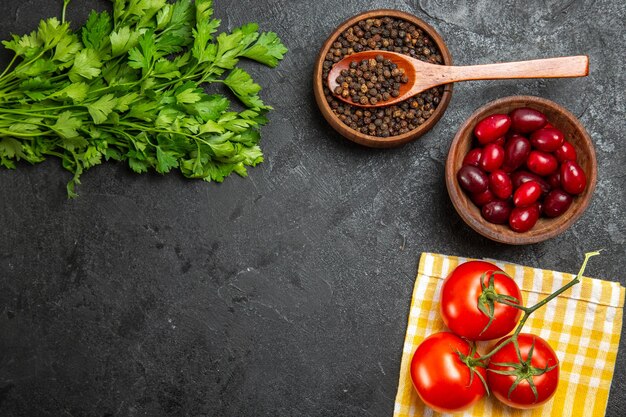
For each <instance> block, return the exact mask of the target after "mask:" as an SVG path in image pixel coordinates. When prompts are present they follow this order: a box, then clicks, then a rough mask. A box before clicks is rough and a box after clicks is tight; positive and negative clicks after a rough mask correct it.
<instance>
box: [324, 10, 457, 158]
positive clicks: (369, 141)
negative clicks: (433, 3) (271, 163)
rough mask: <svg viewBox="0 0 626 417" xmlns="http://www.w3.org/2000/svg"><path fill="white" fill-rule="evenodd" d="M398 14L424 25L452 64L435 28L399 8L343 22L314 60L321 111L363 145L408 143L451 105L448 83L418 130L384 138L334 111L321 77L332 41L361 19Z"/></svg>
mask: <svg viewBox="0 0 626 417" xmlns="http://www.w3.org/2000/svg"><path fill="white" fill-rule="evenodd" d="M385 16H389V17H395V18H399V19H403V20H406V21H407V22H411V23H413V24H414V25H416V26H418V27H419V28H421V29H422V30H423V31H424V32H425V33H426V34H428V36H429V37H430V38H431V39H432V40H433V41H434V42H435V44H436V45H437V48H439V51H440V52H441V57H442V58H443V61H444V64H445V65H452V57H451V56H450V52H449V51H448V48H447V47H446V44H445V43H444V41H443V39H442V38H441V36H440V35H439V34H438V33H437V32H436V31H435V29H433V28H432V27H431V26H430V25H429V24H427V23H426V22H424V21H423V20H421V19H418V18H417V17H415V16H413V15H411V14H408V13H405V12H401V11H399V10H386V9H380V10H372V11H369V12H365V13H362V14H359V15H356V16H354V17H351V18H350V19H348V20H346V21H345V22H343V23H342V24H341V25H339V27H337V29H335V31H334V32H333V33H332V34H331V35H330V36H329V37H328V39H327V40H326V42H325V43H324V45H323V46H322V49H320V53H319V55H318V57H317V61H316V62H315V69H314V71H313V91H314V93H315V100H316V101H317V105H318V107H319V108H320V111H321V112H322V115H323V116H324V118H325V119H326V121H327V122H328V123H329V124H330V125H331V126H332V127H333V129H335V130H336V131H337V132H339V134H341V135H342V136H344V137H345V138H347V139H350V140H351V141H353V142H356V143H359V144H361V145H365V146H369V147H372V148H391V147H394V146H400V145H403V144H405V143H407V142H410V141H412V140H415V139H417V138H418V137H420V136H422V135H423V134H424V133H426V132H428V131H429V130H430V129H431V128H432V127H433V126H434V125H435V124H436V123H437V121H438V120H439V119H440V118H441V116H443V113H444V112H445V111H446V108H447V107H448V103H449V102H450V98H451V96H452V84H448V85H446V86H445V87H444V92H443V95H442V97H441V101H440V102H439V105H437V108H436V109H435V112H434V113H433V114H432V115H431V116H430V118H428V120H426V122H424V123H423V124H421V125H420V126H419V127H418V128H417V129H414V130H412V131H410V132H407V133H404V134H402V135H397V136H390V137H388V138H382V137H377V136H371V135H366V134H363V133H361V132H357V131H356V130H354V129H351V128H350V127H348V126H347V125H345V124H344V123H343V122H342V121H341V120H339V118H338V117H337V115H336V114H335V113H333V111H332V110H331V108H330V106H329V104H328V102H327V101H326V97H325V96H324V90H323V82H324V81H323V80H322V70H323V68H322V66H323V65H324V57H325V56H326V54H327V53H328V51H329V50H330V48H331V46H332V44H333V42H334V41H335V39H337V37H339V35H340V34H341V33H342V32H343V31H345V30H346V29H348V28H349V27H350V26H353V25H355V24H357V23H358V22H359V21H361V20H364V19H369V18H380V17H385Z"/></svg>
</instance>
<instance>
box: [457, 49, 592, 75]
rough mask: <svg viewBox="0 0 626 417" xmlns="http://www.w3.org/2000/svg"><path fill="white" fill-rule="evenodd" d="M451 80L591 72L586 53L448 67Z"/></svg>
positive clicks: (586, 73)
mask: <svg viewBox="0 0 626 417" xmlns="http://www.w3.org/2000/svg"><path fill="white" fill-rule="evenodd" d="M447 68H449V71H447V72H448V74H447V76H448V77H450V79H449V82H454V81H467V80H497V79H508V78H562V77H565V78H569V77H584V76H586V75H588V74H589V58H588V57H587V56H585V55H580V56H567V57H561V58H547V59H535V60H532V61H519V62H505V63H501V64H486V65H472V66H465V67H447Z"/></svg>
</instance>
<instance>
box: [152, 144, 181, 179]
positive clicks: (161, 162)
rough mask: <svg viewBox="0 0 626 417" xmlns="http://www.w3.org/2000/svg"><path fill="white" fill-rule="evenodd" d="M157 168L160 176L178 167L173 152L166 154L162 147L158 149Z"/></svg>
mask: <svg viewBox="0 0 626 417" xmlns="http://www.w3.org/2000/svg"><path fill="white" fill-rule="evenodd" d="M156 155H157V161H158V162H157V166H156V170H157V172H158V173H160V174H165V173H168V172H170V171H171V169H172V168H176V167H178V161H177V160H176V157H175V156H174V154H173V153H172V152H169V151H168V152H166V151H163V150H162V149H161V147H160V146H157V148H156Z"/></svg>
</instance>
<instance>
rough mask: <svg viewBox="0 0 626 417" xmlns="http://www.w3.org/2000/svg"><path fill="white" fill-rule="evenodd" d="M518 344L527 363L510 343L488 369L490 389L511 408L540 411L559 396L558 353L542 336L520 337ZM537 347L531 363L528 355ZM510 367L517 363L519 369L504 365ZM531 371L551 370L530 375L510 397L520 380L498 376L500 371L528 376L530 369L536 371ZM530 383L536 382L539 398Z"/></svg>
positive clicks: (525, 334) (501, 350)
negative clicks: (536, 408)
mask: <svg viewBox="0 0 626 417" xmlns="http://www.w3.org/2000/svg"><path fill="white" fill-rule="evenodd" d="M503 340H505V339H503ZM503 340H501V341H500V342H498V344H497V345H496V346H498V345H499V344H500V343H502V342H503ZM517 342H518V344H519V349H520V353H521V356H522V360H523V361H524V362H522V363H520V360H519V357H518V356H517V352H516V351H515V346H514V345H513V343H508V344H507V345H506V346H504V347H503V348H502V349H500V350H499V351H498V352H497V353H495V354H494V355H493V356H492V357H491V360H490V362H489V367H488V368H487V369H488V372H487V381H488V384H489V389H490V390H491V392H492V393H493V394H494V395H495V396H496V398H497V399H499V400H500V401H502V402H503V403H505V404H506V405H508V406H511V407H515V408H534V407H538V406H540V405H542V404H545V403H546V402H547V401H548V400H550V398H552V396H553V395H554V393H555V392H556V388H557V386H558V384H559V359H558V358H557V357H556V353H554V350H552V348H551V347H550V345H549V344H548V342H546V341H545V340H543V339H542V338H540V337H539V336H535V335H533V334H528V333H520V334H519V336H518V338H517ZM533 345H534V348H533V353H532V358H531V359H530V361H529V360H528V353H529V352H530V349H531V347H532V346H533ZM507 363H509V364H510V363H514V364H516V365H515V366H507V365H504V364H507ZM499 364H500V365H499ZM531 367H532V368H534V370H536V371H542V370H544V369H549V370H547V371H546V372H543V373H541V374H540V375H530V376H528V377H527V378H526V379H522V380H521V381H520V382H519V384H518V385H517V387H515V389H513V391H511V393H510V395H509V390H510V389H511V386H512V385H513V384H514V383H515V380H516V379H517V376H516V375H502V374H499V373H497V371H512V370H515V369H518V370H519V371H520V372H521V373H522V374H524V373H525V372H529V369H532V368H531ZM550 368H551V369H550ZM529 373H530V372H529ZM535 373H536V372H535ZM527 375H528V374H527ZM529 379H532V381H533V384H534V385H535V387H536V389H537V396H536V397H535V394H534V393H533V390H532V388H531V385H530V382H529Z"/></svg>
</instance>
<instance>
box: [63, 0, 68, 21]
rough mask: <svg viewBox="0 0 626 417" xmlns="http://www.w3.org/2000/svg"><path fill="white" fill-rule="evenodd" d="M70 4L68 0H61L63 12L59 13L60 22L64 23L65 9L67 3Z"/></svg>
mask: <svg viewBox="0 0 626 417" xmlns="http://www.w3.org/2000/svg"><path fill="white" fill-rule="evenodd" d="M68 4H70V0H63V12H62V13H61V23H65V10H66V9H67V5H68Z"/></svg>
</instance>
